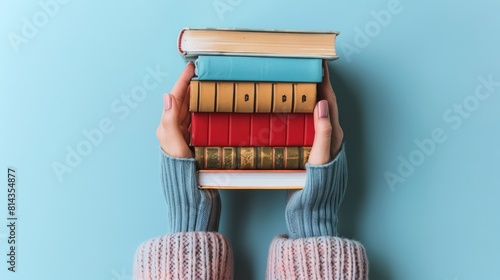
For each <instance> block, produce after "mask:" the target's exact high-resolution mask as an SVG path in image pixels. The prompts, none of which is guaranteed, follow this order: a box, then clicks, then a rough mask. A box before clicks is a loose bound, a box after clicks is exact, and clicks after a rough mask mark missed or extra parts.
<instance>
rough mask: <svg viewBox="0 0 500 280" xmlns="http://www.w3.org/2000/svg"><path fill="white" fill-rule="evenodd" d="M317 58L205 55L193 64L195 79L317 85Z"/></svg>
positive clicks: (320, 73) (319, 70) (320, 72)
mask: <svg viewBox="0 0 500 280" xmlns="http://www.w3.org/2000/svg"><path fill="white" fill-rule="evenodd" d="M321 63H322V60H321V59H320V58H291V57H258V56H255V57H249V56H214V55H212V56H205V55H200V56H199V57H198V58H197V59H196V61H195V66H196V68H195V74H196V75H197V76H198V78H197V79H198V80H212V81H260V82H301V83H319V82H321V80H322V78H323V68H322V65H321Z"/></svg>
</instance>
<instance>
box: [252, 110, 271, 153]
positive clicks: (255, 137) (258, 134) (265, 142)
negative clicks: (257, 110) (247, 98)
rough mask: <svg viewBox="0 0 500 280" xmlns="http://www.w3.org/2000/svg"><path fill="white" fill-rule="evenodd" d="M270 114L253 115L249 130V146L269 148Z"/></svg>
mask: <svg viewBox="0 0 500 280" xmlns="http://www.w3.org/2000/svg"><path fill="white" fill-rule="evenodd" d="M269 118H270V114H253V115H252V124H251V128H250V146H252V147H258V146H264V147H266V146H269Z"/></svg>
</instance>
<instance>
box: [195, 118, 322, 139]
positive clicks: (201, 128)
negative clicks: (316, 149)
mask: <svg viewBox="0 0 500 280" xmlns="http://www.w3.org/2000/svg"><path fill="white" fill-rule="evenodd" d="M313 140H314V116H313V114H312V113H295V114H275V113H260V114H252V113H240V114H235V113H199V112H192V113H191V146H212V147H213V146H226V147H229V146H231V147H236V146H240V147H241V146H251V147H256V146H265V147H273V146H274V147H287V146H290V147H293V146H312V144H313Z"/></svg>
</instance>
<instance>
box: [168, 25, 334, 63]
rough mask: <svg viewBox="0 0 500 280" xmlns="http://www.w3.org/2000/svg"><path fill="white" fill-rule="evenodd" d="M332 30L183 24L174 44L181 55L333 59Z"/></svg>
mask: <svg viewBox="0 0 500 280" xmlns="http://www.w3.org/2000/svg"><path fill="white" fill-rule="evenodd" d="M337 35H338V32H335V31H286V30H256V29H220V28H219V29H217V28H205V29H202V28H184V29H182V30H181V32H180V33H179V37H178V40H177V47H178V50H179V52H180V53H181V54H182V55H183V56H184V57H196V56H199V55H241V56H273V57H314V58H323V59H336V58H338V57H337V54H336V51H335V39H336V37H337Z"/></svg>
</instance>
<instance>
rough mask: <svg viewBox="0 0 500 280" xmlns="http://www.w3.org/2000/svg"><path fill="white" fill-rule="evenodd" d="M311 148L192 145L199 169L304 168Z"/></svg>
mask: <svg viewBox="0 0 500 280" xmlns="http://www.w3.org/2000/svg"><path fill="white" fill-rule="evenodd" d="M310 152H311V147H199V146H196V147H194V154H195V159H196V167H197V168H198V170H202V169H265V170H276V169H283V170H284V169H305V164H306V163H307V160H308V158H309V153H310Z"/></svg>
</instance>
